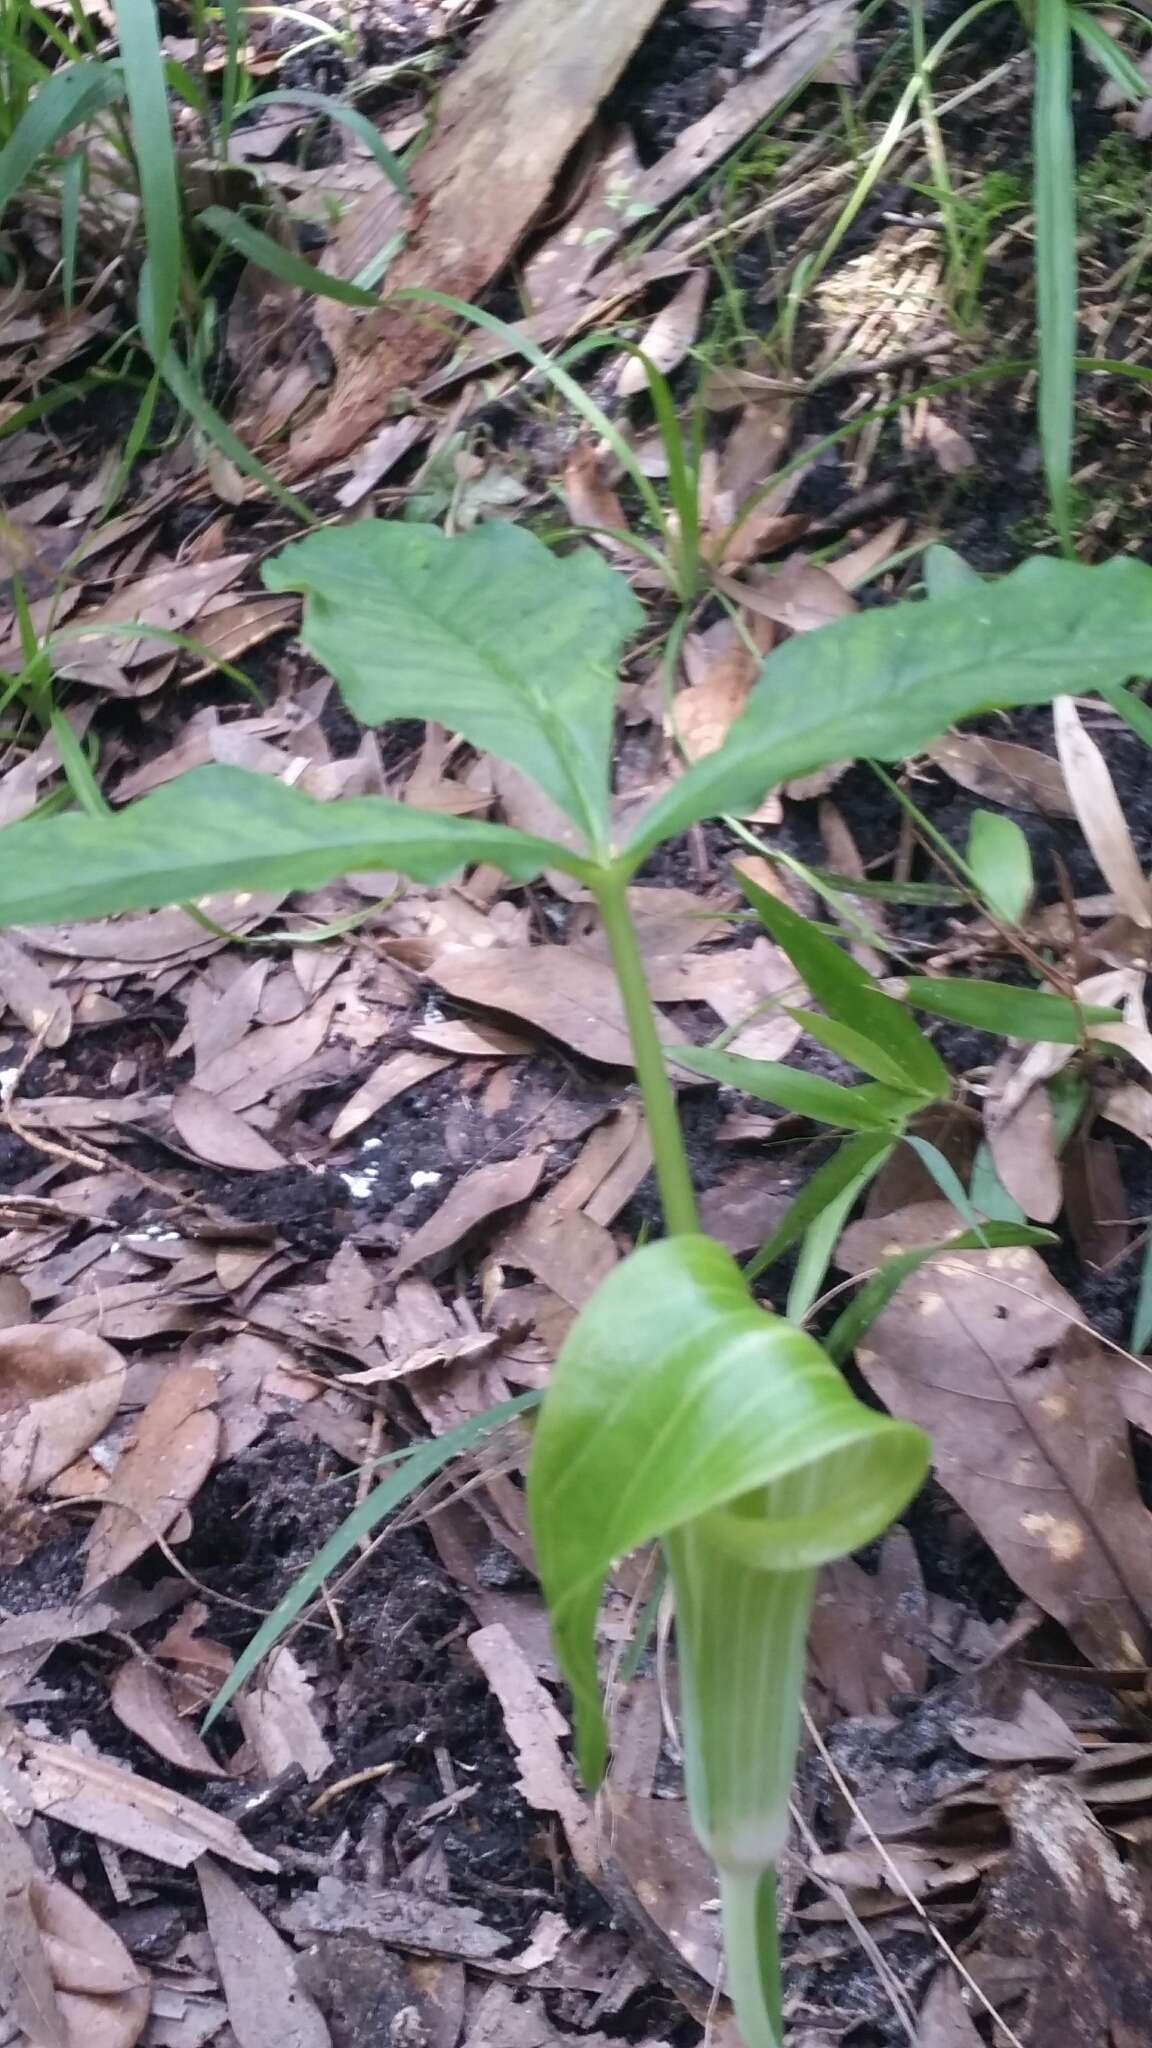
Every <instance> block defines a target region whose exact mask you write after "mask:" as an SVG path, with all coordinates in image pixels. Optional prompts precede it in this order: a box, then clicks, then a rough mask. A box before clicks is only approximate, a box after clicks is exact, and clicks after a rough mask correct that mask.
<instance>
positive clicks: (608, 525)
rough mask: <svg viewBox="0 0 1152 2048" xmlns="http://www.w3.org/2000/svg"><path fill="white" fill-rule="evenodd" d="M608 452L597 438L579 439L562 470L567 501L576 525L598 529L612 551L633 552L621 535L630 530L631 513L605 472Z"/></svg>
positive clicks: (603, 543) (597, 535)
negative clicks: (621, 539)
mask: <svg viewBox="0 0 1152 2048" xmlns="http://www.w3.org/2000/svg"><path fill="white" fill-rule="evenodd" d="M604 470H605V455H604V451H603V450H602V449H601V448H599V447H598V446H597V444H596V442H595V441H589V440H582V441H578V442H577V443H576V446H575V447H574V448H573V450H572V453H571V454H570V455H569V456H568V458H567V460H566V462H565V464H564V468H563V470H562V472H561V478H560V481H561V484H562V486H563V490H564V503H565V504H566V505H567V507H568V517H569V518H570V519H571V521H572V524H573V526H587V527H592V528H595V529H597V531H596V538H597V539H598V540H599V542H600V544H601V546H602V547H603V548H604V549H605V550H606V551H607V552H608V553H609V554H612V553H620V552H624V553H631V552H633V551H632V550H631V549H630V548H629V547H628V543H627V542H626V541H624V542H621V541H620V540H619V539H618V538H617V536H618V535H620V534H626V533H627V532H628V515H627V513H626V512H625V510H624V507H623V505H622V504H621V503H620V500H619V498H618V497H617V495H616V492H615V491H614V490H613V488H612V486H611V484H610V483H609V482H608V479H607V477H606V476H605V474H604Z"/></svg>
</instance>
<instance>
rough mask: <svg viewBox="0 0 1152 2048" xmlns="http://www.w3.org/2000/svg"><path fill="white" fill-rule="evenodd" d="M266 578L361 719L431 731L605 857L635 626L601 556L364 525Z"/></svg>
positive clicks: (314, 543) (497, 528)
mask: <svg viewBox="0 0 1152 2048" xmlns="http://www.w3.org/2000/svg"><path fill="white" fill-rule="evenodd" d="M264 581H265V583H266V584H267V585H268V588H269V589H270V590H303V591H304V592H305V594H306V600H307V601H306V604H305V608H304V624H303V628H302V635H303V639H304V642H305V644H306V646H307V647H308V648H309V649H310V651H311V652H312V653H313V654H314V655H315V656H316V658H317V660H319V661H322V662H323V663H324V665H325V667H326V668H328V669H330V670H331V672H332V674H333V675H334V676H335V677H336V680H337V682H338V683H339V685H340V688H341V690H342V691H343V693H344V696H345V697H346V699H347V701H348V703H349V705H350V706H351V709H352V710H353V711H354V712H355V713H356V716H357V717H358V718H361V719H363V720H364V721H365V723H366V724H368V725H381V724H383V723H384V722H385V721H386V720H387V719H390V718H434V719H437V720H438V721H439V722H440V723H441V724H443V725H447V726H449V727H451V728H452V730H453V731H455V732H459V733H462V734H463V735H464V737H465V739H467V740H470V741H471V742H472V744H473V745H474V746H477V747H487V748H488V749H489V750H490V751H491V752H492V753H494V754H498V755H499V756H500V757H501V759H502V760H505V761H512V762H514V763H515V765H516V767H518V768H521V769H523V771H524V773H525V774H526V775H529V776H531V778H532V780H533V781H534V782H536V783H537V784H538V785H539V787H540V788H541V789H543V790H546V791H547V793H548V795H549V796H550V797H551V798H552V799H553V802H555V803H557V804H559V806H560V808H561V810H562V811H564V812H565V813H566V815H567V816H568V817H569V818H571V819H572V820H573V822H574V823H575V824H576V825H578V826H579V827H580V829H581V831H582V832H583V833H584V834H585V836H586V838H587V840H588V841H589V844H590V845H592V846H598V845H603V843H604V842H605V840H606V836H607V829H608V779H609V754H610V751H611V745H612V719H613V712H614V707H615V702H616V662H617V659H618V657H619V653H620V650H621V647H622V646H623V643H624V641H625V640H626V639H627V638H628V636H629V634H631V633H633V632H635V631H636V630H637V629H638V628H639V626H640V625H641V624H642V622H643V614H642V612H641V609H640V606H639V605H638V604H637V602H636V600H635V598H634V597H633V596H632V593H631V591H630V590H629V589H628V586H627V584H626V583H625V582H624V580H623V578H622V577H621V576H619V575H617V573H616V571H615V570H614V569H610V568H609V567H608V565H607V563H606V562H604V561H603V560H602V558H601V557H600V556H599V555H597V554H594V553H592V552H591V551H590V550H588V549H583V548H582V549H578V550H577V551H576V552H575V553H573V554H570V555H565V556H562V557H561V556H557V555H554V554H552V553H551V552H550V550H549V549H548V548H546V547H545V546H544V543H543V542H542V541H539V540H537V539H536V538H535V536H534V535H533V534H531V533H527V532H526V531H525V530H524V528H523V527H519V526H511V525H507V524H505V523H504V522H503V521H499V520H496V521H493V522H492V523H491V524H489V525H487V526H479V527H477V528H476V530H475V531H474V532H472V533H466V534H462V535H460V536H459V537H457V538H456V539H453V540H449V539H447V538H446V536H445V535H444V534H443V533H441V532H440V529H439V528H438V527H435V526H419V525H406V524H404V523H403V522H401V521H388V520H365V521H363V522H362V523H360V524H359V525H356V526H350V527H344V528H341V529H339V530H335V529H329V530H327V531H325V532H320V533H312V534H309V535H307V536H306V538H305V539H303V540H299V541H296V542H295V543H294V544H293V545H292V546H291V547H288V548H286V549H285V550H284V552H283V553H282V554H280V555H277V556H276V557H275V558H274V560H273V561H271V562H269V563H268V565H267V567H266V569H265V571H264Z"/></svg>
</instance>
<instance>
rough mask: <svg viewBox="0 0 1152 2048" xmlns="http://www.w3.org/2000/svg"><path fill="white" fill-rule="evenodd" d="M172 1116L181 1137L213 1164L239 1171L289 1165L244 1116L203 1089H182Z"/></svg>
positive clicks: (276, 1169) (174, 1099) (272, 1169)
mask: <svg viewBox="0 0 1152 2048" xmlns="http://www.w3.org/2000/svg"><path fill="white" fill-rule="evenodd" d="M170 1115H171V1118H172V1123H173V1127H174V1129H175V1131H176V1134H177V1136H178V1137H179V1138H182V1139H183V1141H184V1143H185V1144H186V1145H187V1147H188V1150H189V1151H190V1152H193V1153H195V1155H196V1157H197V1159H204V1160H207V1162H208V1164H209V1165H210V1166H227V1167H230V1168H231V1169H232V1171H233V1172H235V1173H279V1172H280V1171H281V1170H282V1169H283V1168H284V1167H286V1166H287V1164H288V1161H287V1160H286V1159H285V1157H284V1155H283V1153H282V1152H278V1151H277V1150H276V1147H275V1145H270V1144H269V1142H268V1140H267V1138H264V1137H261V1135H260V1132H259V1131H256V1130H253V1128H252V1125H251V1124H250V1123H248V1122H247V1121H246V1120H245V1118H244V1117H242V1116H240V1115H238V1114H237V1112H236V1111H235V1110H233V1109H228V1108H226V1107H225V1105H224V1103H222V1102H221V1101H220V1100H219V1098H218V1097H217V1096H215V1095H209V1094H208V1093H207V1092H206V1091H205V1090H204V1089H203V1088H181V1089H179V1090H178V1091H177V1093H176V1094H175V1095H174V1096H173V1097H172V1107H171V1111H170Z"/></svg>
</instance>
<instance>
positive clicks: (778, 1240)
mask: <svg viewBox="0 0 1152 2048" xmlns="http://www.w3.org/2000/svg"><path fill="white" fill-rule="evenodd" d="M895 1149H896V1140H895V1139H893V1138H888V1137H885V1136H884V1135H883V1134H882V1133H881V1132H876V1133H875V1134H873V1133H872V1132H871V1131H861V1132H860V1133H859V1134H858V1135H857V1136H856V1137H854V1138H848V1139H847V1140H846V1141H845V1143H844V1144H843V1145H841V1147H840V1149H839V1151H838V1152H834V1153H833V1154H832V1157H831V1159H826V1160H825V1162H824V1164H823V1166H818V1167H817V1169H816V1171H815V1173H814V1174H813V1175H812V1178H811V1180H810V1181H809V1182H808V1183H807V1185H806V1186H805V1187H803V1188H802V1189H801V1190H800V1193H799V1194H798V1195H797V1197H796V1200H795V1201H794V1202H793V1203H792V1205H791V1207H790V1208H789V1209H788V1210H787V1211H786V1212H785V1214H784V1215H783V1216H782V1217H781V1219H780V1221H779V1223H778V1224H777V1225H776V1228H775V1230H774V1231H773V1232H772V1235H771V1237H770V1238H769V1239H768V1240H767V1242H766V1243H765V1244H762V1245H761V1247H760V1249H759V1251H758V1252H757V1253H756V1254H755V1256H754V1257H753V1258H751V1259H750V1260H749V1261H748V1264H747V1265H746V1266H745V1268H744V1278H745V1280H747V1281H748V1282H749V1284H751V1282H752V1281H753V1280H756V1279H758V1278H759V1276H760V1274H761V1273H763V1272H765V1271H766V1269H767V1268H768V1267H769V1266H771V1265H773V1264H774V1263H775V1261H776V1260H777V1259H778V1258H779V1257H780V1256H781V1254H782V1253H783V1252H786V1251H787V1250H788V1249H789V1247H790V1246H791V1245H794V1244H795V1243H796V1241H797V1239H798V1238H801V1237H803V1236H804V1233H805V1231H806V1230H808V1229H809V1228H810V1226H811V1225H812V1224H813V1223H815V1221H816V1219H817V1217H818V1216H822V1215H823V1213H824V1211H825V1209H827V1208H828V1206H829V1204H830V1203H831V1202H834V1201H837V1200H838V1199H839V1197H840V1196H841V1195H842V1194H843V1193H844V1191H845V1189H847V1188H849V1187H851V1188H852V1190H853V1192H854V1193H859V1191H860V1189H861V1188H864V1187H867V1185H868V1182H869V1181H870V1180H872V1179H873V1178H874V1176H875V1175H876V1174H878V1173H879V1171H880V1168H881V1167H882V1166H883V1164H884V1161H885V1160H886V1159H887V1158H889V1157H890V1155H891V1154H892V1153H893V1152H894V1151H895Z"/></svg>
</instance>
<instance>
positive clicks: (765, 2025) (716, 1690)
mask: <svg viewBox="0 0 1152 2048" xmlns="http://www.w3.org/2000/svg"><path fill="white" fill-rule="evenodd" d="M793 1484H794V1483H793ZM774 1491H775V1489H768V1493H769V1494H771V1493H772V1492H774ZM738 1505H739V1504H737V1510H738ZM761 1507H762V1501H761V1499H760V1498H759V1497H750V1500H749V1508H750V1521H751V1523H752V1526H754V1517H755V1516H756V1515H757V1514H758V1513H759V1511H760V1510H761ZM732 1512H733V1511H732V1510H729V1511H728V1516H731V1514H732ZM728 1516H726V1517H725V1519H728ZM716 1526H717V1523H716V1521H715V1520H714V1518H711V1517H708V1516H703V1517H701V1518H700V1519H699V1520H698V1521H695V1522H692V1523H689V1524H688V1525H686V1526H685V1527H684V1528H682V1529H678V1530H675V1531H673V1532H672V1533H671V1534H670V1535H668V1536H667V1537H666V1538H665V1545H664V1547H665V1550H666V1551H667V1554H668V1562H669V1567H670V1570H671V1574H672V1583H673V1586H674V1588H675V1593H676V1640H677V1644H678V1647H679V1656H680V1698H681V1714H682V1720H683V1728H684V1765H685V1780H686V1785H687V1792H688V1803H689V1808H690V1811H691V1814H692V1824H693V1827H694V1828H695V1830H696V1833H697V1835H698V1836H699V1838H700V1840H701V1842H702V1843H703V1844H704V1846H705V1848H706V1849H707V1850H708V1852H709V1854H710V1855H711V1857H712V1858H713V1860H714V1862H715V1864H716V1867H717V1870H718V1872H719V1874H720V1903H721V1909H722V1913H723V1919H724V1950H725V1955H726V1958H727V1965H728V1991H729V1995H730V1997H731V1999H732V2003H733V2005H734V2006H735V2008H736V2014H737V2018H738V2020H739V2024H740V2030H741V2033H742V2035H743V2037H744V2041H745V2044H746V2048H781V2043H782V2041H783V2021H782V2015H781V2005H780V1943H779V1930H778V1927H777V1922H776V1880H775V1868H776V1862H777V1859H778V1857H779V1855H780V1852H781V1850H782V1849H783V1847H784V1843H785V1841H786V1840H787V1835H788V1808H789V1796H790V1793H791V1788H792V1775H793V1772H794V1770H795V1766H796V1747H797V1741H798V1735H799V1721H800V1696H801V1691H802V1688H803V1679H804V1656H805V1644H806V1641H807V1635H808V1620H809V1615H810V1613H811V1608H812V1594H813V1588H814V1586H815V1573H814V1572H812V1571H772V1570H770V1569H765V1567H764V1565H763V1563H761V1562H760V1561H759V1560H758V1559H755V1560H751V1561H746V1560H745V1559H743V1558H740V1557H737V1556H734V1555H732V1554H731V1553H730V1552H729V1551H728V1549H727V1548H726V1547H725V1546H724V1545H723V1544H722V1543H721V1542H718V1541H717V1540H716V1536H715V1533H714V1531H715V1528H716Z"/></svg>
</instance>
